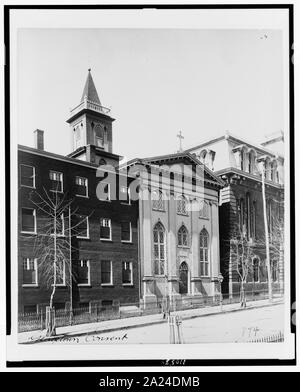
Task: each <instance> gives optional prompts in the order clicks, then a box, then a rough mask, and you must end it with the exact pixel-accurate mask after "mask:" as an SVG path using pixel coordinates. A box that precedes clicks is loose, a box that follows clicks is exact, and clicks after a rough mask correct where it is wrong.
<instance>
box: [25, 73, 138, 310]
mask: <svg viewBox="0 0 300 392" xmlns="http://www.w3.org/2000/svg"><path fill="white" fill-rule="evenodd" d="M67 121H68V123H69V124H70V128H71V132H72V134H73V141H74V152H73V153H71V154H69V155H68V156H62V155H58V154H54V153H50V152H47V151H45V150H44V134H43V131H41V130H36V131H35V139H36V146H35V147H36V148H29V147H25V146H21V145H20V146H19V147H18V169H19V252H18V263H19V264H18V271H19V292H18V299H19V300H18V303H19V312H26V313H28V312H39V311H40V309H41V308H43V307H44V306H46V305H48V304H49V300H50V295H51V291H52V287H53V286H52V284H51V279H49V276H46V275H47V274H46V272H43V271H44V270H43V268H42V267H41V263H40V258H41V255H42V254H41V247H40V246H38V245H37V244H38V243H39V238H40V237H44V238H48V239H49V241H52V238H53V237H51V235H52V236H53V232H46V234H45V227H46V225H47V222H48V223H49V221H50V225H51V219H52V218H51V216H49V213H47V211H45V208H42V207H43V206H44V204H40V205H37V204H36V202H37V200H39V201H40V200H41V197H42V198H43V199H44V200H47V197H48V199H49V198H50V199H51V200H52V202H53V201H54V200H55V198H58V200H59V201H61V203H62V204H61V205H62V206H64V205H65V206H67V208H65V209H63V208H62V209H61V210H60V211H59V210H57V211H59V215H58V218H57V220H56V222H61V223H60V226H57V227H56V226H55V227H56V229H55V230H59V237H60V238H59V239H58V241H64V240H66V241H65V243H64V244H65V245H64V246H65V252H66V253H65V255H64V257H65V258H66V265H63V266H62V268H61V273H60V275H59V277H57V285H56V286H57V287H56V292H55V295H54V298H53V303H54V305H55V307H56V309H60V308H68V307H69V306H70V304H71V303H72V305H73V308H76V307H88V306H92V305H93V304H94V303H97V304H99V305H100V306H102V307H110V306H111V305H113V304H117V303H121V304H125V303H133V302H138V301H139V267H138V203H137V202H134V201H131V200H130V199H129V197H128V186H129V184H130V181H131V180H130V179H128V178H127V177H126V178H125V177H124V176H122V175H119V174H118V173H115V172H114V170H113V168H114V167H116V166H118V165H119V161H120V156H118V155H116V154H113V152H112V122H113V121H114V119H113V118H112V117H111V116H110V112H109V110H108V109H106V108H105V107H103V106H102V105H101V103H100V100H99V97H98V94H97V91H96V88H95V86H94V82H93V79H92V76H91V73H90V72H89V73H88V77H87V81H86V84H85V87H84V91H83V95H82V98H81V101H80V104H79V105H78V106H77V107H76V108H74V109H73V110H72V111H71V115H70V118H69V119H68V120H67ZM99 165H102V167H103V165H106V167H107V170H105V172H106V174H105V175H107V176H108V174H109V171H111V173H112V175H115V180H116V181H114V184H115V186H114V185H112V184H111V183H110V182H109V181H107V183H106V182H105V180H103V178H102V177H101V178H99V175H100V176H102V175H103V174H101V173H99V171H97V170H98V169H97V168H98V167H99ZM101 180H103V181H101ZM100 182H101V183H102V184H104V188H103V192H102V193H101V194H100V193H98V184H99V183H100ZM51 200H50V201H49V202H51ZM70 200H71V201H72V202H71V204H70V205H68V203H69V202H70ZM63 203H65V204H63ZM48 212H49V211H48ZM52 231H53V230H52ZM56 234H57V232H56ZM68 239H69V242H68ZM62 243H63V242H62ZM43 249H44V250H45V247H43ZM44 250H43V252H44ZM43 252H42V253H43ZM68 252H69V253H68ZM69 260H71V262H70V261H69ZM57 271H58V270H57ZM70 276H72V279H70ZM71 281H72V284H70V282H71Z"/></svg>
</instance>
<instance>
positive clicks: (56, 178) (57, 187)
mask: <svg viewBox="0 0 300 392" xmlns="http://www.w3.org/2000/svg"><path fill="white" fill-rule="evenodd" d="M49 178H50V190H51V191H56V192H63V174H62V173H60V172H57V171H53V170H50V172H49Z"/></svg>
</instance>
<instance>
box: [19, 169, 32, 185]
mask: <svg viewBox="0 0 300 392" xmlns="http://www.w3.org/2000/svg"><path fill="white" fill-rule="evenodd" d="M20 171H21V185H22V186H26V187H29V188H35V168H34V167H33V166H29V165H20Z"/></svg>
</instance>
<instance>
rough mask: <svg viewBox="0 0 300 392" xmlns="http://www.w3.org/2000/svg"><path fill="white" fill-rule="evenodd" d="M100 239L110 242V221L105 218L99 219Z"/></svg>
mask: <svg viewBox="0 0 300 392" xmlns="http://www.w3.org/2000/svg"><path fill="white" fill-rule="evenodd" d="M100 239H101V240H111V220H110V219H107V218H101V219H100Z"/></svg>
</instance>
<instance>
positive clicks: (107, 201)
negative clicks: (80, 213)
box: [99, 199, 111, 203]
mask: <svg viewBox="0 0 300 392" xmlns="http://www.w3.org/2000/svg"><path fill="white" fill-rule="evenodd" d="M99 201H104V202H105V203H111V200H104V199H99Z"/></svg>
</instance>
